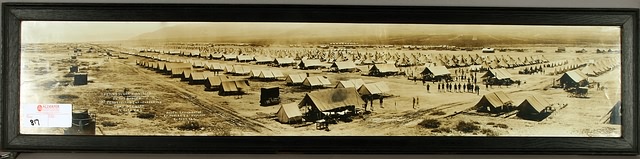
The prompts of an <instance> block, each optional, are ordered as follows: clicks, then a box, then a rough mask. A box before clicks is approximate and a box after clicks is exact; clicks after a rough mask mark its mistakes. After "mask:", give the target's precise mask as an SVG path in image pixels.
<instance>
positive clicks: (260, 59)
mask: <svg viewBox="0 0 640 159" xmlns="http://www.w3.org/2000/svg"><path fill="white" fill-rule="evenodd" d="M253 60H254V61H256V64H268V63H272V62H273V61H274V60H273V58H270V57H264V56H256V57H253Z"/></svg>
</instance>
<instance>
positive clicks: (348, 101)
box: [298, 88, 364, 120]
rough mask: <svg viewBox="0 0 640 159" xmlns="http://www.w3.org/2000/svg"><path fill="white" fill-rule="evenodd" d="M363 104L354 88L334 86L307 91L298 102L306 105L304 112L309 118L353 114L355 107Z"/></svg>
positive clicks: (303, 105) (300, 104)
mask: <svg viewBox="0 0 640 159" xmlns="http://www.w3.org/2000/svg"><path fill="white" fill-rule="evenodd" d="M362 104H364V101H362V98H360V96H359V95H358V92H356V90H354V89H351V88H336V89H328V90H322V91H315V92H311V93H307V94H306V95H305V97H304V98H303V99H302V101H300V103H299V104H298V106H299V107H306V108H307V110H308V111H307V113H306V114H305V115H306V116H307V117H308V118H309V119H311V120H317V119H323V118H324V117H325V116H327V115H342V114H344V115H353V114H355V113H356V109H355V108H356V107H357V106H361V105H362Z"/></svg>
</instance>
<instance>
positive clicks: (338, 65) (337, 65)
mask: <svg viewBox="0 0 640 159" xmlns="http://www.w3.org/2000/svg"><path fill="white" fill-rule="evenodd" d="M329 68H331V70H332V71H335V72H355V71H357V70H358V68H357V67H356V64H355V63H353V62H352V61H343V62H334V63H333V64H332V65H331V67H329Z"/></svg>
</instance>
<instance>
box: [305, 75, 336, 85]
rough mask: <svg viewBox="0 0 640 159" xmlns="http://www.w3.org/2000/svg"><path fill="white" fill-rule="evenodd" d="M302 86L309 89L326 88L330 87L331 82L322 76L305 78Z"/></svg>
mask: <svg viewBox="0 0 640 159" xmlns="http://www.w3.org/2000/svg"><path fill="white" fill-rule="evenodd" d="M302 85H305V86H309V87H326V86H328V85H331V81H329V80H328V79H327V78H324V77H322V76H313V77H307V78H305V79H304V81H302Z"/></svg>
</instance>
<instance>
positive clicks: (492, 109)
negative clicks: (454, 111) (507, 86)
mask: <svg viewBox="0 0 640 159" xmlns="http://www.w3.org/2000/svg"><path fill="white" fill-rule="evenodd" d="M474 108H477V110H478V112H488V113H501V112H509V111H511V110H513V109H514V105H513V100H511V98H509V96H507V94H505V93H504V92H502V91H497V92H491V93H488V94H485V95H484V96H482V99H480V101H478V103H477V104H476V105H475V106H474Z"/></svg>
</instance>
